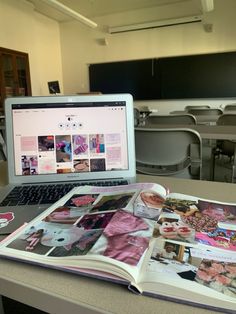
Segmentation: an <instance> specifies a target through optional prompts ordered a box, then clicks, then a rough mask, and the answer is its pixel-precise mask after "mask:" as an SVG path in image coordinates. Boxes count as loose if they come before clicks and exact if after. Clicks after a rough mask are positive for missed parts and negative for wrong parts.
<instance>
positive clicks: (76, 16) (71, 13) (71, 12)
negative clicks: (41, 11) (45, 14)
mask: <svg viewBox="0 0 236 314" xmlns="http://www.w3.org/2000/svg"><path fill="white" fill-rule="evenodd" d="M42 1H43V2H45V3H46V4H48V5H50V6H51V7H53V8H54V9H57V10H58V11H60V12H62V13H64V14H66V15H69V16H70V17H73V18H74V19H76V20H78V21H80V22H81V23H84V24H86V25H88V26H90V27H92V28H95V27H97V24H96V23H95V22H93V21H91V20H89V19H88V18H86V17H85V16H83V15H81V14H79V13H78V12H76V11H74V10H72V9H70V8H69V7H67V6H65V5H64V4H62V3H61V2H59V1H57V0H42Z"/></svg>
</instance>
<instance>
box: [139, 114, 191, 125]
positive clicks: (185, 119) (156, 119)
mask: <svg viewBox="0 0 236 314" xmlns="http://www.w3.org/2000/svg"><path fill="white" fill-rule="evenodd" d="M160 124H192V125H193V124H196V118H195V117H194V116H193V115H191V114H171V115H156V116H149V117H147V119H146V120H145V126H150V127H151V126H156V127H158V125H160Z"/></svg>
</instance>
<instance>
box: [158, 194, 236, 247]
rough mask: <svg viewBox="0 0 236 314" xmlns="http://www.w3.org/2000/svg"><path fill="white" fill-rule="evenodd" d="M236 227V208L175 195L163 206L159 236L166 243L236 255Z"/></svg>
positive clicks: (231, 205)
mask: <svg viewBox="0 0 236 314" xmlns="http://www.w3.org/2000/svg"><path fill="white" fill-rule="evenodd" d="M229 222H230V223H229ZM235 223H236V205H235V204H229V203H221V202H217V201H211V200H205V199H199V198H196V197H193V196H188V195H183V194H173V193H172V194H170V195H169V196H168V197H167V198H166V199H165V201H164V202H163V205H162V208H161V214H160V216H159V220H158V222H157V226H156V230H155V233H156V236H159V237H161V238H163V239H169V240H173V241H180V242H187V243H190V244H193V245H196V244H197V245H198V246H199V247H200V246H201V247H203V248H204V247H205V246H207V247H209V248H211V249H216V250H225V251H231V252H236V230H235V227H234V226H235Z"/></svg>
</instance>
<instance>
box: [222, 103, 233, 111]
mask: <svg viewBox="0 0 236 314" xmlns="http://www.w3.org/2000/svg"><path fill="white" fill-rule="evenodd" d="M224 111H236V104H229V105H226V106H225V107H224Z"/></svg>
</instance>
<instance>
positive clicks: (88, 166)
mask: <svg viewBox="0 0 236 314" xmlns="http://www.w3.org/2000/svg"><path fill="white" fill-rule="evenodd" d="M9 102H10V107H11V109H10V110H9V108H8V110H7V106H8V107H9V104H7V103H9ZM130 102H132V98H131V97H130V95H99V96H98V95H96V96H94V95H89V96H68V97H66V96H51V97H24V98H18V99H17V98H12V99H7V100H6V111H8V113H7V112H6V123H7V124H8V122H9V123H10V124H11V127H9V126H8V125H7V145H10V146H12V149H9V150H8V153H9V155H8V162H10V163H12V165H11V167H12V169H11V170H10V173H11V175H12V176H13V177H14V178H15V180H14V181H19V182H21V180H23V182H25V181H26V182H31V181H32V182H37V181H39V180H40V181H41V180H42V181H43V182H44V181H45V182H48V181H49V182H51V181H59V180H64V179H67V180H89V179H102V178H105V179H106V178H121V177H122V178H123V177H126V174H128V173H129V172H130V171H131V170H132V169H133V163H135V162H134V160H133V159H134V158H133V157H131V159H130V154H131V156H132V154H133V152H132V150H133V147H132V136H133V135H132V134H130V133H132V131H133V127H132V125H130V121H129V120H130V119H131V120H132V114H131V113H132V110H130V106H131V105H132V104H130ZM128 116H129V118H128ZM130 127H131V130H132V131H131V130H130ZM9 143H12V144H9ZM130 146H131V147H130ZM11 156H12V158H11ZM132 171H133V170H132ZM127 177H128V176H127ZM20 178H21V179H20ZM41 178H42V179H41Z"/></svg>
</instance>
